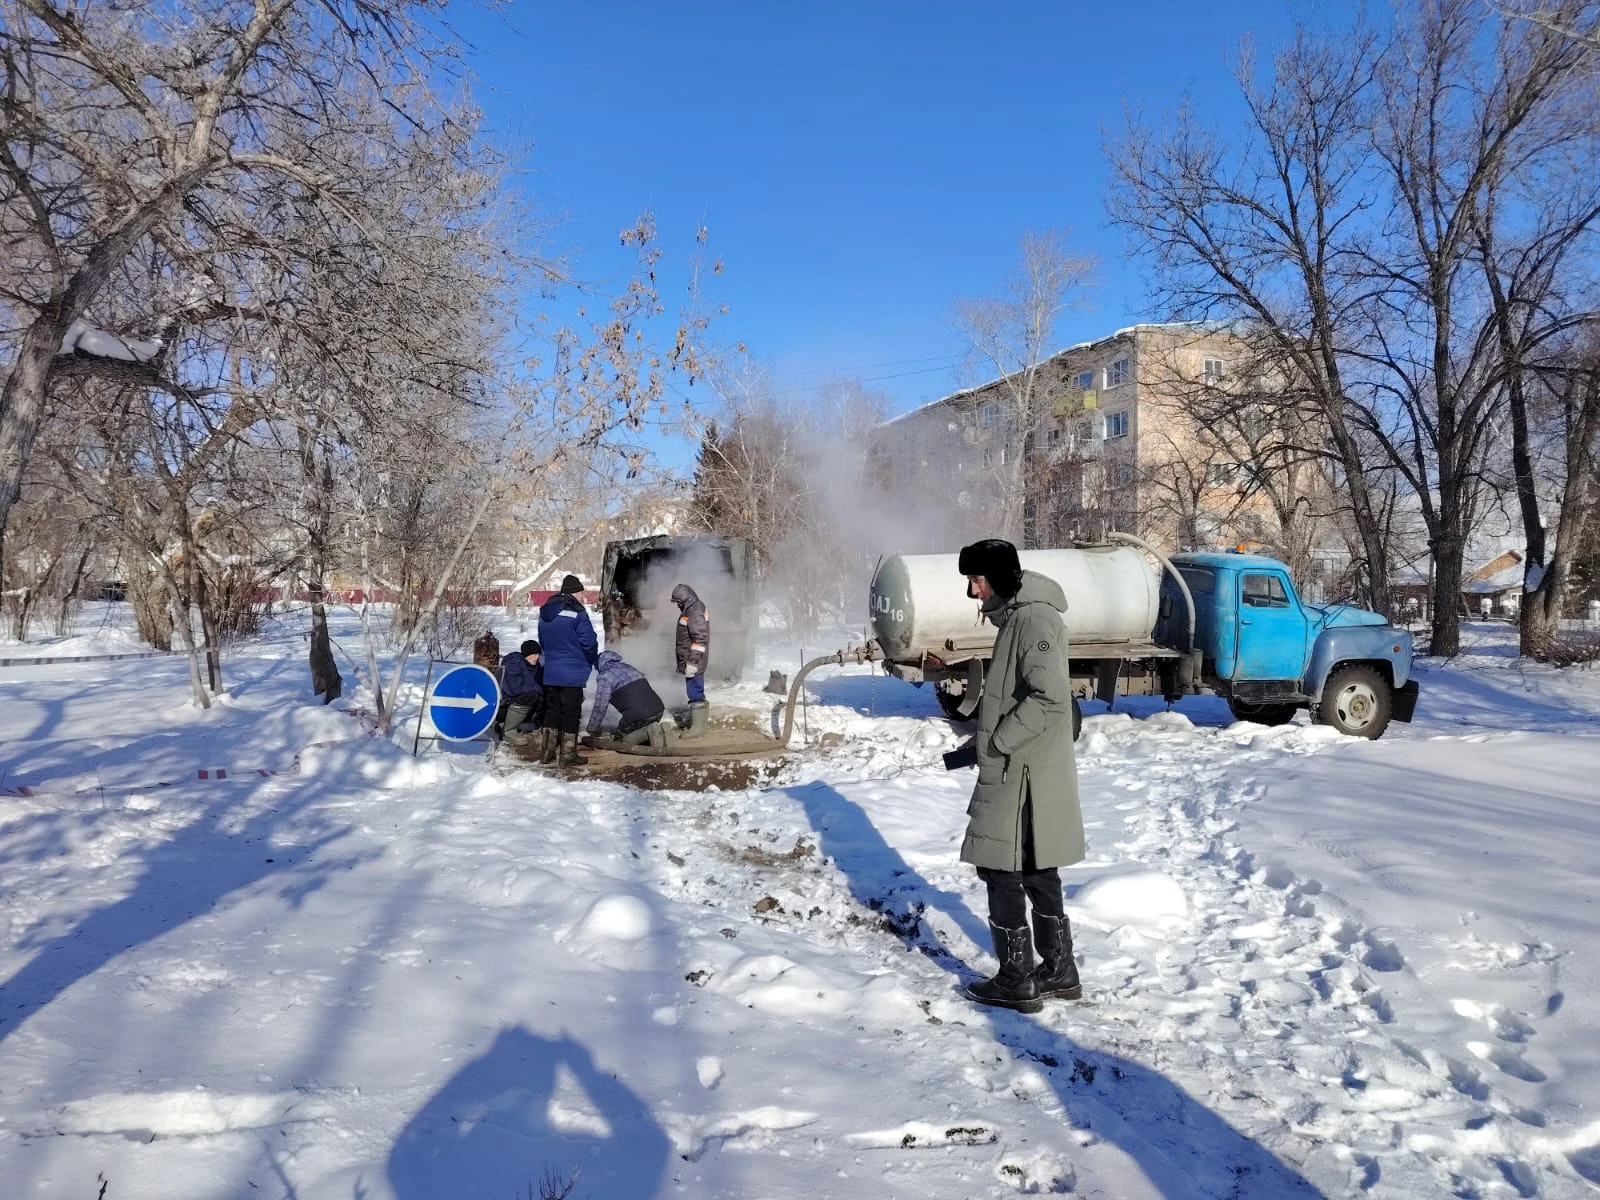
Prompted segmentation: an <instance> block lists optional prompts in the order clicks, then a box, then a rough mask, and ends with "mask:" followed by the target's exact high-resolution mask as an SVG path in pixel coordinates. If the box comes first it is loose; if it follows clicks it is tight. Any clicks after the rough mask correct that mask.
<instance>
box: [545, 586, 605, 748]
mask: <svg viewBox="0 0 1600 1200" xmlns="http://www.w3.org/2000/svg"><path fill="white" fill-rule="evenodd" d="M582 591H583V583H582V581H581V580H580V579H579V578H578V577H577V576H576V575H568V576H567V577H566V578H565V579H563V580H562V581H561V590H560V591H559V592H557V593H556V594H555V595H554V596H551V597H550V599H548V600H546V601H545V602H544V604H543V606H541V607H540V609H539V642H540V644H541V645H542V646H543V648H544V654H543V656H542V661H543V664H544V728H543V730H542V731H541V734H540V737H541V740H540V743H539V761H540V762H542V763H553V762H556V761H557V760H558V759H559V761H560V763H561V765H562V766H564V767H581V766H585V765H587V764H588V762H589V760H588V759H587V758H584V757H583V756H582V755H581V754H579V753H578V725H579V723H580V722H581V721H582V719H583V688H584V685H585V684H587V683H588V682H589V674H590V672H592V671H593V670H594V664H595V660H596V659H598V658H599V657H600V639H599V638H598V637H596V636H595V632H594V622H593V621H591V620H590V619H589V610H588V609H586V608H584V606H583V602H582V601H581V600H579V599H578V593H580V592H582Z"/></svg>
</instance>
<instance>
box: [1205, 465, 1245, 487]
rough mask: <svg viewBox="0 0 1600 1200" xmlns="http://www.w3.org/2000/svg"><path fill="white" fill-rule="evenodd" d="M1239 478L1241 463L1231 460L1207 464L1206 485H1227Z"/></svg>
mask: <svg viewBox="0 0 1600 1200" xmlns="http://www.w3.org/2000/svg"><path fill="white" fill-rule="evenodd" d="M1238 478H1239V464H1238V463H1231V462H1218V463H1208V464H1207V465H1206V486H1207V487H1227V486H1228V485H1229V484H1230V483H1232V482H1234V480H1236V479H1238Z"/></svg>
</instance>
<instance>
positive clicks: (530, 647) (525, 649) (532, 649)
mask: <svg viewBox="0 0 1600 1200" xmlns="http://www.w3.org/2000/svg"><path fill="white" fill-rule="evenodd" d="M543 653H544V648H543V647H541V646H540V645H539V643H538V642H536V641H534V640H533V639H532V638H529V639H528V640H527V641H525V642H523V643H522V650H521V654H522V656H523V657H524V658H526V657H527V656H528V655H530V654H543Z"/></svg>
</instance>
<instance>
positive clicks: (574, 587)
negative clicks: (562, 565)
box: [561, 575, 583, 596]
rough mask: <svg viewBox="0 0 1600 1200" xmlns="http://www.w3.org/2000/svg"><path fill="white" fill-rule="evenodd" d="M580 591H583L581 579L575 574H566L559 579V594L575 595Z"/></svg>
mask: <svg viewBox="0 0 1600 1200" xmlns="http://www.w3.org/2000/svg"><path fill="white" fill-rule="evenodd" d="M581 591H583V580H581V579H579V578H578V577H577V576H576V575H568V576H567V577H566V578H565V579H563V580H562V581H561V594H562V595H563V596H572V595H576V594H577V593H578V592H581Z"/></svg>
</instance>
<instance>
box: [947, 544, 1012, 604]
mask: <svg viewBox="0 0 1600 1200" xmlns="http://www.w3.org/2000/svg"><path fill="white" fill-rule="evenodd" d="M957 566H958V567H959V569H960V571H961V573H962V574H963V575H982V576H983V577H984V578H985V579H987V580H988V581H989V586H990V587H992V588H993V589H994V591H995V595H997V596H1004V597H1005V598H1006V599H1008V600H1009V599H1010V598H1011V597H1012V596H1015V595H1016V594H1017V593H1018V592H1019V591H1021V590H1022V560H1021V559H1019V558H1018V557H1017V548H1016V547H1015V546H1013V545H1012V544H1011V543H1010V542H1006V541H1002V540H1001V539H999V538H984V539H983V541H981V542H973V543H972V545H970V546H963V547H961V558H960V560H959V561H958V563H957Z"/></svg>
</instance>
